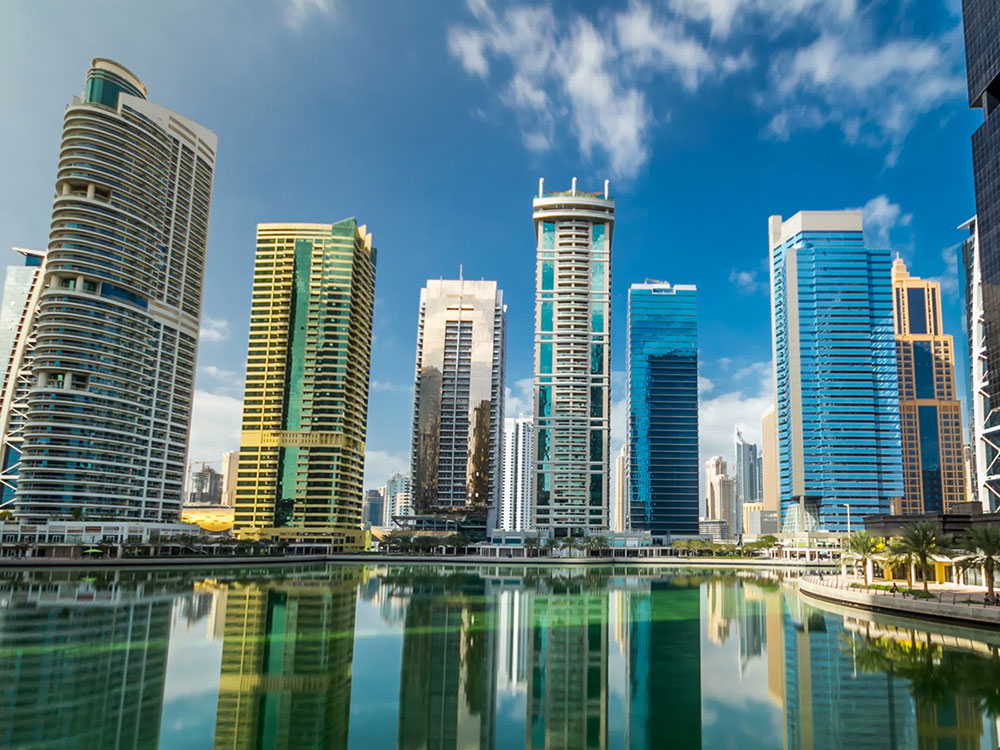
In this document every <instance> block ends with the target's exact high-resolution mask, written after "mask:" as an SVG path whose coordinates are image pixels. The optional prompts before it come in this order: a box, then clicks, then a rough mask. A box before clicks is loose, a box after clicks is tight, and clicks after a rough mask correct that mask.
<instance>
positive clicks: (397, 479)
mask: <svg viewBox="0 0 1000 750" xmlns="http://www.w3.org/2000/svg"><path fill="white" fill-rule="evenodd" d="M411 490H412V483H411V482H410V477H409V476H408V475H406V474H399V473H396V474H393V475H392V476H391V477H389V481H388V482H386V484H385V505H384V509H383V518H382V523H381V525H382V526H384V527H386V528H395V527H396V526H397V524H396V523H395V522H394V521H393V519H394V518H395V517H397V516H408V515H410V512H411V510H412V504H411V502H410V500H411V494H410V493H411Z"/></svg>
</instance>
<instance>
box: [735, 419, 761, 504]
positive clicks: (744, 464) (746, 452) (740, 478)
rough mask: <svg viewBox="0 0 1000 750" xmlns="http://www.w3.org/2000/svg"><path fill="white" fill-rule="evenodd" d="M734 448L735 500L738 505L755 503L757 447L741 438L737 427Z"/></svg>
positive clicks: (741, 433)
mask: <svg viewBox="0 0 1000 750" xmlns="http://www.w3.org/2000/svg"><path fill="white" fill-rule="evenodd" d="M733 442H734V444H735V448H736V500H737V501H738V502H739V503H741V504H742V503H753V502H756V501H757V445H756V443H749V442H747V441H746V440H745V439H744V438H743V432H742V431H741V430H740V428H739V427H738V426H737V428H736V436H735V438H734V440H733Z"/></svg>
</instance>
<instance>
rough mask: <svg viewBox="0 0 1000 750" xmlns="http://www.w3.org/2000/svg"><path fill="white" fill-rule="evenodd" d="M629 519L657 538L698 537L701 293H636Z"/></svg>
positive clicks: (630, 362) (632, 298)
mask: <svg viewBox="0 0 1000 750" xmlns="http://www.w3.org/2000/svg"><path fill="white" fill-rule="evenodd" d="M627 347H628V352H627V355H626V363H627V364H626V366H627V377H628V386H627V388H628V445H629V522H630V524H631V527H632V528H633V529H648V530H649V531H650V532H651V533H652V535H653V536H654V537H657V538H664V537H668V536H669V535H670V534H697V533H698V291H697V289H696V287H694V286H681V285H678V286H671V285H670V284H668V283H666V282H659V281H656V282H647V283H645V284H633V285H632V286H631V288H630V289H629V292H628V343H627Z"/></svg>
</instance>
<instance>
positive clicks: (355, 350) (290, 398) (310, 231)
mask: <svg viewBox="0 0 1000 750" xmlns="http://www.w3.org/2000/svg"><path fill="white" fill-rule="evenodd" d="M375 256H376V253H375V249H374V248H373V247H372V236H371V234H369V233H368V231H367V228H366V227H365V226H363V225H358V223H357V221H356V220H355V219H345V220H343V221H340V222H338V223H336V224H258V225H257V262H256V266H255V268H254V285H253V302H252V304H251V308H250V345H249V349H248V353H247V384H246V395H245V396H244V399H243V432H242V435H241V441H240V472H239V473H240V479H241V481H240V483H239V485H240V486H238V487H237V489H236V520H235V526H234V529H235V531H236V533H237V534H238V535H243V536H247V535H249V536H268V537H284V538H295V537H300V536H315V537H318V538H322V539H324V540H329V542H330V543H331V544H332V545H334V547H335V548H336V547H344V548H347V547H351V548H356V547H357V546H358V545H360V544H361V543H362V538H363V537H362V535H361V532H360V531H359V529H360V526H361V500H362V479H363V476H364V464H365V461H364V445H365V431H366V427H367V418H368V373H369V366H370V363H371V343H372V313H373V305H374V300H375Z"/></svg>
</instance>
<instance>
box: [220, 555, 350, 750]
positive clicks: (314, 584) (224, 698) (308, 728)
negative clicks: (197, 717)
mask: <svg viewBox="0 0 1000 750" xmlns="http://www.w3.org/2000/svg"><path fill="white" fill-rule="evenodd" d="M361 578H362V573H361V569H360V568H358V567H355V566H350V567H340V566H333V567H331V568H329V569H326V570H322V571H317V573H310V574H306V573H302V574H299V575H295V576H293V577H289V578H287V579H284V580H281V579H278V580H255V581H251V582H247V583H231V584H228V591H227V594H226V605H225V625H224V631H223V645H222V668H221V675H220V678H219V703H218V709H217V714H216V728H215V747H216V748H217V750H222V749H223V748H225V749H226V750H229V749H232V750H243V749H246V750H249V749H251V748H346V747H347V730H348V720H349V717H350V704H351V663H352V659H353V654H354V616H355V606H356V601H357V591H358V584H359V583H360V582H361Z"/></svg>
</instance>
